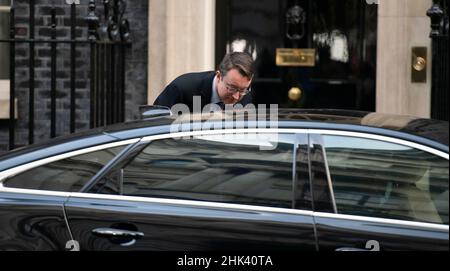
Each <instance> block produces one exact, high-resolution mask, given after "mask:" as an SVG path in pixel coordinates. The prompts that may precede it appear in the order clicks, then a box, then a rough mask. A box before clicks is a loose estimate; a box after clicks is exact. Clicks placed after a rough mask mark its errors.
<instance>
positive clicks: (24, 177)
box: [3, 146, 124, 192]
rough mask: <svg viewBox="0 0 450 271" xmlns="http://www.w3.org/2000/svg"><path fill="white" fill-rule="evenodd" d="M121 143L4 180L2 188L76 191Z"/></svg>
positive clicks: (112, 156) (118, 149) (119, 148)
mask: <svg viewBox="0 0 450 271" xmlns="http://www.w3.org/2000/svg"><path fill="white" fill-rule="evenodd" d="M123 149H124V146H121V147H116V148H111V149H105V150H100V151H96V152H91V153H87V154H82V155H79V156H75V157H71V158H67V159H64V160H60V161H56V162H53V163H49V164H46V165H43V166H39V167H36V168H33V169H31V170H28V171H26V172H23V173H20V174H18V175H16V176H13V177H10V178H8V179H6V180H5V181H4V183H3V185H4V186H5V187H13V188H24V189H39V190H50V191H65V192H78V191H79V190H80V189H81V188H82V187H83V185H84V184H86V182H87V181H89V180H90V179H91V178H92V177H93V176H94V175H95V174H96V173H97V172H98V171H99V170H100V169H101V168H103V166H105V165H106V164H107V163H108V162H109V161H110V160H111V159H112V158H114V157H115V156H116V155H117V154H118V153H119V152H120V151H121V150H123Z"/></svg>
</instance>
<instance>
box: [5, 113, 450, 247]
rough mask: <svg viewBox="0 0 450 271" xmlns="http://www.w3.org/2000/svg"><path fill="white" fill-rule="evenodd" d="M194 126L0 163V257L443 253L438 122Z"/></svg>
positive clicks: (199, 121)
mask: <svg viewBox="0 0 450 271" xmlns="http://www.w3.org/2000/svg"><path fill="white" fill-rule="evenodd" d="M247 116H248V115H247ZM190 117H191V118H190V122H188V123H185V124H186V125H182V129H181V130H176V129H175V130H174V127H178V128H177V129H179V128H180V127H181V126H177V125H179V123H176V122H177V118H175V117H173V116H168V117H157V118H153V119H150V120H141V121H136V122H132V123H125V124H121V125H118V126H113V127H107V128H102V129H97V130H92V131H89V132H85V133H80V134H77V135H72V136H68V137H62V138H58V139H55V140H52V141H50V142H48V143H45V144H40V145H34V146H30V147H26V148H24V149H20V150H16V151H12V152H9V153H6V154H5V155H3V156H1V157H0V250H78V249H80V250H165V251H167V250H169V251H196V250H198V251H209V250H240V251H242V250H258V251H261V250H271V251H273V250H318V251H328V250H331V251H335V250H341V251H349V250H350V251H351V250H381V251H388V250H448V248H449V226H448V225H449V218H448V217H449V214H448V209H449V196H448V192H449V187H448V186H449V162H448V160H449V147H448V146H449V141H448V133H449V130H448V129H449V127H448V122H440V121H436V120H430V119H419V118H413V117H404V116H393V115H385V114H378V113H367V112H350V111H334V110H309V111H307V110H306V111H305V110H288V109H285V110H280V112H279V113H278V116H277V118H276V126H274V125H272V124H273V123H272V122H270V121H267V122H262V123H263V124H264V125H263V126H261V125H255V124H256V123H255V121H250V120H248V119H247V120H243V121H242V120H236V119H235V118H234V117H231V118H230V116H229V115H227V114H220V117H214V118H205V117H204V116H197V115H191V116H190ZM267 120H269V117H267ZM258 123H259V124H260V123H261V122H260V119H258ZM199 127H201V129H199ZM218 127H219V128H218Z"/></svg>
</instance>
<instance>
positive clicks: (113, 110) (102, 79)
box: [0, 0, 131, 149]
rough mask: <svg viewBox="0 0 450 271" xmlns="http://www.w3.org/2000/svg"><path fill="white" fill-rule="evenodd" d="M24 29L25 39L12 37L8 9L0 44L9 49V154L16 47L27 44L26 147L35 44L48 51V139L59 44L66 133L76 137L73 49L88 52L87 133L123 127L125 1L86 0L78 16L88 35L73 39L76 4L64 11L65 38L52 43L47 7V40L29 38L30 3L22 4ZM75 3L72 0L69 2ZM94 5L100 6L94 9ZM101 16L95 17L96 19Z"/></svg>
mask: <svg viewBox="0 0 450 271" xmlns="http://www.w3.org/2000/svg"><path fill="white" fill-rule="evenodd" d="M28 2H29V3H28V5H29V12H30V14H29V26H28V29H29V30H28V31H29V33H28V38H17V37H16V31H17V27H16V20H15V19H16V14H15V10H14V7H12V8H11V11H10V37H9V39H1V40H0V43H7V44H9V45H10V67H9V69H10V118H9V149H14V148H15V147H16V138H15V136H16V128H17V122H18V121H19V120H15V118H14V113H15V112H16V108H15V107H16V105H15V98H21V99H24V98H25V97H17V93H16V73H15V72H16V68H17V67H16V64H15V63H16V61H15V60H16V45H18V44H27V45H28V46H26V47H27V48H28V50H29V61H28V65H29V77H30V78H29V85H28V88H29V89H28V94H29V95H28V144H33V143H34V140H35V129H36V128H35V99H36V95H35V79H36V73H35V69H36V54H35V52H36V45H37V44H47V45H48V46H49V49H50V71H51V72H50V89H49V90H50V117H49V118H50V119H49V121H50V137H51V138H53V137H55V136H56V130H57V129H56V128H57V124H58V122H57V119H58V115H57V108H56V101H57V99H58V96H57V80H58V76H57V75H58V73H57V72H58V69H57V68H58V66H57V60H58V57H59V56H58V50H59V48H60V46H61V45H64V44H65V45H69V46H70V54H69V55H70V56H69V62H70V72H69V74H70V75H69V77H70V79H69V82H70V83H69V84H70V87H69V88H70V94H69V96H70V108H69V110H70V120H69V121H70V133H74V132H76V127H77V126H76V123H77V117H76V113H77V104H76V94H77V93H76V92H77V87H76V81H77V68H78V67H77V64H76V63H77V58H79V56H77V54H76V52H77V48H80V47H82V46H84V47H86V48H87V50H89V52H90V71H89V74H90V76H89V80H90V84H89V86H90V89H89V91H90V128H94V127H99V126H104V125H108V124H113V123H118V122H123V121H124V118H125V61H126V50H127V49H128V48H130V45H131V40H130V32H129V24H128V21H127V20H126V19H125V18H124V13H125V9H126V1H124V0H102V1H95V0H90V1H89V7H88V10H89V13H88V14H87V15H86V16H83V18H84V20H85V22H86V26H85V27H88V36H87V37H85V38H81V39H80V38H78V39H77V38H76V31H77V28H79V27H80V26H79V25H77V16H78V14H77V5H76V4H75V3H74V4H71V6H70V38H67V39H60V38H57V31H58V25H57V22H58V20H57V18H58V16H57V11H56V8H55V7H54V6H52V7H50V13H51V26H50V38H45V39H42V38H40V39H36V38H35V21H36V18H35V17H36V1H35V0H30V1H28ZM73 2H75V1H73ZM97 2H99V3H101V4H100V5H97ZM99 13H100V14H101V15H100V16H97V14H99Z"/></svg>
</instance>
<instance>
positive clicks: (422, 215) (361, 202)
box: [323, 136, 449, 224]
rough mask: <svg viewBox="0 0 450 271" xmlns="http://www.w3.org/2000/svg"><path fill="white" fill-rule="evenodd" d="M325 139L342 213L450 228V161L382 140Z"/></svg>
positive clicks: (334, 188)
mask: <svg viewBox="0 0 450 271" xmlns="http://www.w3.org/2000/svg"><path fill="white" fill-rule="evenodd" d="M323 138H324V144H325V150H326V157H327V161H328V166H329V170H330V175H331V179H332V184H333V190H334V195H335V199H336V205H337V209H338V213H343V214H351V215H361V216H372V217H381V218H391V219H400V220H409V221H419V222H430V223H438V224H448V207H449V206H448V182H449V179H448V175H449V169H448V167H449V164H448V160H446V159H444V158H441V157H438V156H436V155H433V154H431V153H428V152H425V151H421V150H418V149H414V148H411V147H408V146H404V145H398V144H393V143H388V142H382V141H378V140H372V139H362V138H354V137H343V136H324V137H323Z"/></svg>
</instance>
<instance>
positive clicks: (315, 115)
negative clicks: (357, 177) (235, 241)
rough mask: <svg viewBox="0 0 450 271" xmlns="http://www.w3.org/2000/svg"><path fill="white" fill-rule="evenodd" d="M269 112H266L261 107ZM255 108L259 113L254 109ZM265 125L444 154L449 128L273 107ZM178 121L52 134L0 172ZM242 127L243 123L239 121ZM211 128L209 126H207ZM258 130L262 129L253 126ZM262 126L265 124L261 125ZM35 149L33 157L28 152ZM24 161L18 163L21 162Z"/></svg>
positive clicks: (198, 117) (164, 129)
mask: <svg viewBox="0 0 450 271" xmlns="http://www.w3.org/2000/svg"><path fill="white" fill-rule="evenodd" d="M267 111H270V110H267ZM259 112H261V111H259ZM243 113H248V112H247V111H246V110H235V111H233V112H226V113H215V114H213V115H211V114H191V115H184V116H183V118H184V121H191V122H193V123H204V122H207V121H209V122H214V121H217V122H226V121H230V120H235V119H236V118H235V117H236V114H243ZM246 117H247V118H246V119H248V120H261V116H260V115H255V114H254V113H249V114H247V115H246ZM262 118H263V119H265V120H266V123H267V128H270V126H269V124H270V123H269V121H270V120H277V125H278V128H299V129H306V128H307V129H332V130H345V131H354V132H367V133H373V134H379V135H385V136H393V137H397V138H402V139H406V140H410V141H413V142H416V143H420V144H424V145H427V146H430V147H433V148H436V149H439V150H441V151H445V152H447V153H448V145H449V138H448V134H449V127H448V122H446V121H439V120H433V119H426V118H418V117H412V116H402V115H393V114H382V113H374V112H365V111H352V110H332V109H308V110H305V109H279V110H278V111H276V112H275V113H273V112H271V113H270V114H264V115H263V117H262ZM175 121H180V119H177V118H176V117H175V116H167V117H156V118H152V119H147V120H137V121H132V122H125V123H120V124H116V125H111V126H106V127H101V128H96V129H91V130H88V131H84V132H79V133H75V134H72V135H68V136H62V137H58V138H55V139H52V140H49V141H47V142H43V143H38V144H34V145H31V146H27V147H23V148H20V149H17V150H14V151H11V152H8V153H6V154H4V155H2V156H0V170H4V169H5V168H10V167H11V166H14V164H16V163H12V164H9V163H8V164H5V163H2V161H5V160H8V159H9V158H13V157H16V156H20V155H22V154H27V155H26V156H28V158H26V159H25V160H29V161H33V159H38V158H39V157H42V158H43V157H46V156H47V157H48V156H51V155H55V154H57V153H62V152H67V151H71V150H76V149H81V148H86V147H91V146H95V145H98V144H107V143H113V142H117V141H121V140H125V139H130V138H139V137H144V136H148V135H156V134H163V133H169V132H170V131H171V125H172V124H173V123H174V122H175ZM242 124H243V126H242V125H240V126H239V127H244V128H245V127H255V126H254V125H253V126H251V125H249V121H247V122H245V121H244V122H242ZM213 127H214V126H213ZM258 128H263V127H260V126H259V125H258ZM264 128H265V127H264ZM33 153H36V154H35V155H31V154H33ZM22 162H24V161H22Z"/></svg>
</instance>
